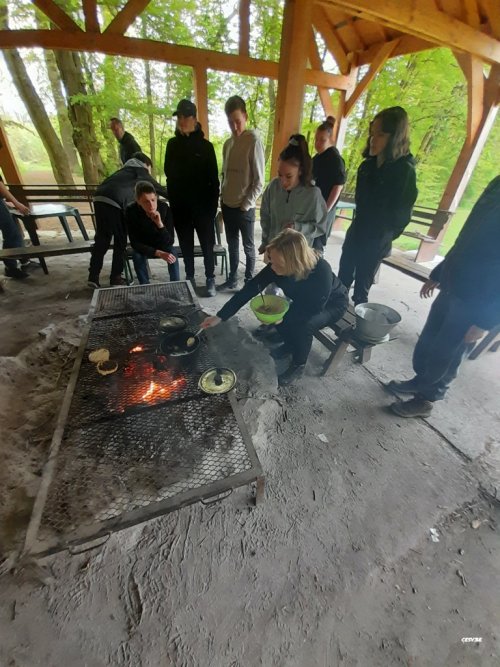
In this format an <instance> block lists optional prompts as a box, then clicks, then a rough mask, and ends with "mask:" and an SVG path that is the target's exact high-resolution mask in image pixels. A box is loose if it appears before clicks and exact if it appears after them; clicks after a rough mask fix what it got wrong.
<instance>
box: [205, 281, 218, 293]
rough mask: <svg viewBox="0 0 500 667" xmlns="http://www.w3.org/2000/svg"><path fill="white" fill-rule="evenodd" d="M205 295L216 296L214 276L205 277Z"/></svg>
mask: <svg viewBox="0 0 500 667" xmlns="http://www.w3.org/2000/svg"><path fill="white" fill-rule="evenodd" d="M207 296H217V290H216V289H215V278H207Z"/></svg>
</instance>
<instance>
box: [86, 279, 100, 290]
mask: <svg viewBox="0 0 500 667" xmlns="http://www.w3.org/2000/svg"><path fill="white" fill-rule="evenodd" d="M87 285H88V286H89V287H92V289H101V285H100V284H99V281H98V280H90V278H89V280H88V281H87Z"/></svg>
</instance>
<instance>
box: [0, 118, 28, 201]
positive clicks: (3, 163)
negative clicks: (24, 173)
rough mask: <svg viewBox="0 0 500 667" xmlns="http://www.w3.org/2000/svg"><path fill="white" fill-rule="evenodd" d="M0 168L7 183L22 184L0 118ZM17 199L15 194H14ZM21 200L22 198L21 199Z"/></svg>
mask: <svg viewBox="0 0 500 667" xmlns="http://www.w3.org/2000/svg"><path fill="white" fill-rule="evenodd" d="M0 169H1V170H2V172H3V175H4V178H5V180H6V181H7V183H8V184H9V185H22V183H23V179H22V178H21V172H20V171H19V169H18V168H17V164H16V161H15V159H14V154H13V153H12V149H11V147H10V144H9V140H8V139H7V134H6V133H5V127H4V125H3V123H2V121H1V120H0ZM14 196H15V197H16V198H17V199H19V197H17V194H15V195H14ZM21 201H22V199H21Z"/></svg>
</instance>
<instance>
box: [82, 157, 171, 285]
mask: <svg viewBox="0 0 500 667" xmlns="http://www.w3.org/2000/svg"><path fill="white" fill-rule="evenodd" d="M151 165H152V163H151V160H150V159H149V158H148V156H147V155H144V153H135V154H134V157H133V158H132V159H131V160H127V162H125V164H124V165H123V167H122V168H121V169H118V171H115V173H114V174H111V176H108V178H106V180H105V181H103V182H102V183H101V185H99V186H98V187H97V189H96V192H95V195H94V211H95V224H96V233H95V237H94V247H93V248H92V253H91V257H90V267H89V279H88V285H89V287H94V288H99V287H100V286H101V285H100V283H99V276H100V273H101V269H102V264H103V260H104V255H105V254H106V253H107V251H108V250H109V246H110V245H111V240H113V260H112V264H111V275H110V280H109V284H110V285H111V286H114V285H124V284H125V280H124V278H123V276H122V271H123V262H124V253H125V248H126V247H127V231H126V228H125V219H124V214H125V209H126V207H127V206H128V205H129V204H130V203H131V202H133V201H134V196H135V184H136V183H137V181H148V182H149V183H151V184H152V185H153V186H154V188H155V190H156V192H157V193H158V194H160V195H162V197H166V196H167V190H166V188H164V187H162V186H161V185H160V184H159V183H157V182H156V181H155V179H154V178H153V177H152V176H151Z"/></svg>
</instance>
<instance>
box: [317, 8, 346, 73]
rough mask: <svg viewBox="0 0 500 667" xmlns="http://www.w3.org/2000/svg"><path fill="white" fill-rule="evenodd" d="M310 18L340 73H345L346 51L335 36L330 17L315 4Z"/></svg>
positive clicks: (323, 9)
mask: <svg viewBox="0 0 500 667" xmlns="http://www.w3.org/2000/svg"><path fill="white" fill-rule="evenodd" d="M312 19H313V25H314V27H315V28H316V30H317V31H318V32H319V33H320V35H321V36H322V37H323V40H324V42H325V44H326V48H327V49H328V50H329V51H330V53H331V54H332V56H333V57H334V58H335V61H336V63H337V65H338V68H339V70H340V71H341V72H342V74H347V72H348V71H349V60H348V58H347V54H346V52H345V51H344V47H343V46H342V44H341V42H340V40H339V38H338V37H337V33H336V31H335V30H334V29H333V27H332V25H331V23H330V19H329V18H328V15H327V13H326V11H325V8H324V7H321V6H320V5H318V4H315V5H314V7H313V13H312ZM312 66H313V64H312V63H311V67H312Z"/></svg>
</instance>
